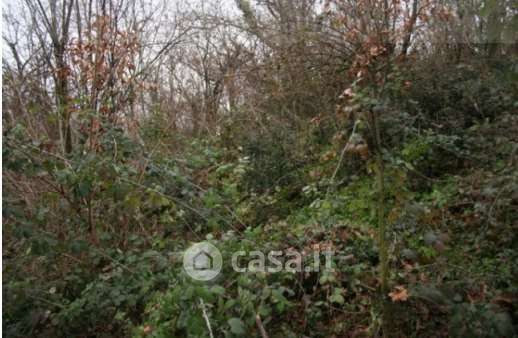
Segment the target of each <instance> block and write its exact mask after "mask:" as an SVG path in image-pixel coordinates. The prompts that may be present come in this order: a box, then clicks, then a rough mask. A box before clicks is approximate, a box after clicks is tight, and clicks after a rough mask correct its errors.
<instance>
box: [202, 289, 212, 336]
mask: <svg viewBox="0 0 518 338" xmlns="http://www.w3.org/2000/svg"><path fill="white" fill-rule="evenodd" d="M200 305H201V311H202V312H203V318H204V319H205V323H206V324H207V328H208V329H209V336H210V338H214V334H213V333H212V328H211V326H210V321H209V316H208V315H207V310H206V309H205V303H204V302H203V299H202V298H200Z"/></svg>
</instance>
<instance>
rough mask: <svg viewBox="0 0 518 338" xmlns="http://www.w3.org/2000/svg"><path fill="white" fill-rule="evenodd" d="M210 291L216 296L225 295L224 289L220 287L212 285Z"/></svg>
mask: <svg viewBox="0 0 518 338" xmlns="http://www.w3.org/2000/svg"><path fill="white" fill-rule="evenodd" d="M210 291H212V293H215V294H217V295H220V296H221V295H222V294H224V293H225V288H224V287H222V286H221V285H214V286H213V287H212V288H210Z"/></svg>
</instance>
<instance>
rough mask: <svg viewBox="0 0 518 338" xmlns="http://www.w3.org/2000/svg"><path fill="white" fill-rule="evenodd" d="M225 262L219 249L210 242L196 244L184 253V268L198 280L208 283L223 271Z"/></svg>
mask: <svg viewBox="0 0 518 338" xmlns="http://www.w3.org/2000/svg"><path fill="white" fill-rule="evenodd" d="M222 264H223V260H222V257H221V253H220V252H219V250H218V248H216V247H215V246H214V245H212V244H210V243H209V242H200V243H195V244H193V245H192V246H191V247H189V249H187V250H186V251H185V252H184V255H183V268H184V270H185V272H187V274H188V275H189V276H190V277H191V278H193V279H196V280H201V281H208V280H211V279H213V278H215V277H216V276H217V275H218V274H219V272H220V271H221V266H222Z"/></svg>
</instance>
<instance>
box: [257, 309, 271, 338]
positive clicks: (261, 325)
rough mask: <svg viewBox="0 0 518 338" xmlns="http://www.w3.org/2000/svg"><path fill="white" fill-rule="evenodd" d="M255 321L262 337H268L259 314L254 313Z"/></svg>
mask: <svg viewBox="0 0 518 338" xmlns="http://www.w3.org/2000/svg"><path fill="white" fill-rule="evenodd" d="M255 323H256V324H257V327H258V328H259V332H261V337H262V338H269V337H268V333H266V330H265V329H264V326H263V322H262V320H261V317H260V316H259V314H256V315H255Z"/></svg>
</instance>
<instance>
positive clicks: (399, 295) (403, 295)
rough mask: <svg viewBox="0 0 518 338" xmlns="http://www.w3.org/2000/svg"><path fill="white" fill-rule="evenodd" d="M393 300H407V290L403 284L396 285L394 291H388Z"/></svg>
mask: <svg viewBox="0 0 518 338" xmlns="http://www.w3.org/2000/svg"><path fill="white" fill-rule="evenodd" d="M389 297H390V299H392V301H393V302H406V301H407V300H408V290H407V289H405V287H404V286H403V285H399V286H396V287H395V288H394V291H392V292H390V293H389Z"/></svg>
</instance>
